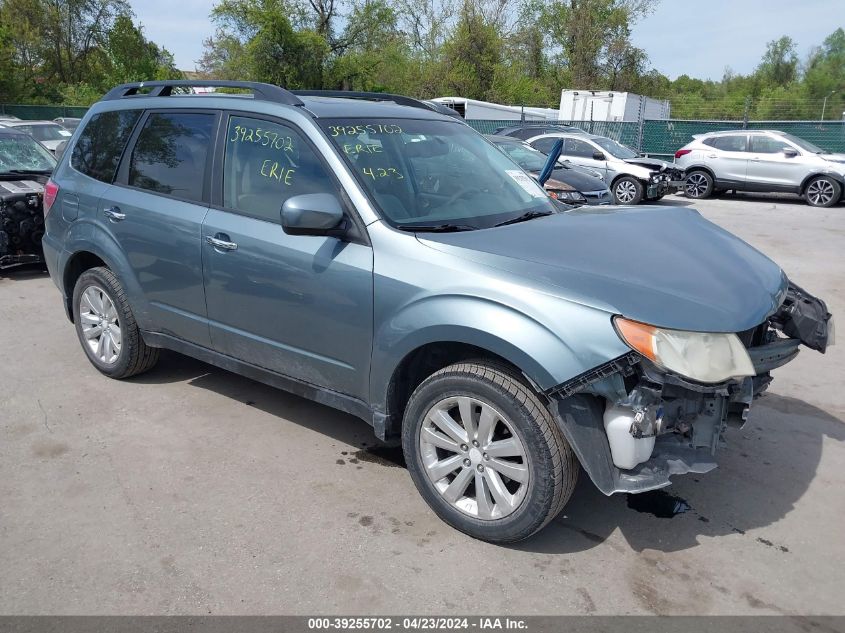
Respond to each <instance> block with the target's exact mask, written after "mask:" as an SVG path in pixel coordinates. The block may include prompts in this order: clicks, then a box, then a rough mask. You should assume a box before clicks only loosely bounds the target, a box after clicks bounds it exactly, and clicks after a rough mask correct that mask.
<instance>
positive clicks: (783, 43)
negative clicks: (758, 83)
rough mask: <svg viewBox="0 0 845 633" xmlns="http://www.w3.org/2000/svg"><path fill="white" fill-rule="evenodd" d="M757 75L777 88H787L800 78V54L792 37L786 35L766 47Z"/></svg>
mask: <svg viewBox="0 0 845 633" xmlns="http://www.w3.org/2000/svg"><path fill="white" fill-rule="evenodd" d="M756 75H757V76H758V77H759V78H760V79H762V80H763V82H765V83H766V84H768V85H775V86H786V85H788V84H791V83H792V82H793V81H795V80H796V79H797V78H798V53H797V52H796V49H795V42H793V41H792V38H791V37H788V36H786V35H784V36H783V37H782V38H780V39H779V40H772V41H771V42H769V43H768V44H767V45H766V52H765V54H764V55H763V59H762V60H761V61H760V65H759V66H758V67H757V71H756Z"/></svg>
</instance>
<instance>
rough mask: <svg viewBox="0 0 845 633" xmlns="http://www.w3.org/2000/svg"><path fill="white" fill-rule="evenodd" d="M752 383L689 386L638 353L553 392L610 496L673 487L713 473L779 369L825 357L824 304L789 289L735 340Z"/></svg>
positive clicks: (585, 461)
mask: <svg viewBox="0 0 845 633" xmlns="http://www.w3.org/2000/svg"><path fill="white" fill-rule="evenodd" d="M737 335H738V337H739V339H740V340H741V342H742V344H743V345H744V346H745V349H746V351H747V353H748V357H749V358H750V360H751V363H752V365H753V368H754V374H755V375H753V376H746V377H744V378H734V379H730V380H726V381H724V382H720V383H717V384H703V383H698V382H695V381H691V380H688V379H685V378H684V377H681V376H679V375H677V374H675V373H672V372H670V371H667V370H665V369H663V368H661V367H659V366H657V365H656V364H655V363H653V362H651V361H650V360H649V359H647V358H645V357H643V356H642V355H640V354H638V353H637V352H631V353H629V354H626V355H624V356H622V357H620V358H617V359H615V360H613V361H610V362H609V363H606V364H605V365H602V366H601V367H598V368H596V369H594V370H592V371H590V372H588V373H586V374H584V375H582V376H579V377H577V378H575V379H574V380H572V381H569V382H568V383H566V384H563V385H561V386H559V387H557V388H556V389H554V390H552V392H550V393H549V394H547V395H549V396H550V397H551V399H552V408H553V410H554V412H555V413H556V417H557V420H558V424H559V425H560V426H561V429H562V431H563V432H564V435H565V436H566V437H567V440H568V441H569V443H570V444H571V445H572V447H573V449H574V450H575V452H576V454H577V455H578V457H579V459H580V460H581V464H582V465H583V466H584V469H585V470H586V471H587V473H588V474H589V475H590V477H591V478H592V479H593V482H594V483H595V484H596V485H597V486H598V488H599V489H600V490H601V491H602V492H604V493H605V494H612V493H614V492H645V491H647V490H653V489H656V488H662V487H664V486H667V485H669V484H670V483H671V482H670V481H669V477H670V475H679V474H684V473H689V472H694V473H706V472H709V471H710V470H712V469H714V468H716V465H717V464H716V462H715V461H714V456H715V454H716V451H717V449H718V448H719V446H720V445H723V444H724V443H725V440H724V434H725V431H726V430H727V429H728V427H731V426H733V427H737V428H741V427H742V426H744V424H745V422H746V420H747V417H748V411H749V408H750V406H751V403H752V401H753V400H754V399H755V398H757V397H759V396H761V395H762V394H763V392H764V391H765V390H766V389H767V388H768V386H769V383H770V382H771V381H772V376H771V371H772V370H773V369H776V368H777V367H780V366H781V365H784V364H786V363H788V362H789V361H791V360H792V359H793V358H795V356H797V355H798V352H799V347H800V345H802V344H803V345H805V346H807V347H809V348H810V349H814V350H817V351H819V352H822V353H824V352H825V350H826V348H827V346H828V345H832V344H833V342H834V331H833V321H832V319H831V314H830V312H828V310H827V306H826V305H825V303H824V301H822V300H821V299H818V298H816V297H814V296H812V295H810V294H809V293H807V292H806V291H804V290H803V289H802V288H800V287H798V286H796V285H794V284H790V285H789V288H788V290H787V292H786V296H785V298H784V300H783V302H782V303H781V305H780V307H779V308H778V310H777V311H776V312H775V313H774V314H773V315H772V316H770V317H769V318H768V319H767V320H766V321H765V322H763V323H761V324H760V325H758V326H757V327H754V328H752V329H750V330H747V331H745V332H739V333H737Z"/></svg>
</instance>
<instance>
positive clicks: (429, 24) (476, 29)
mask: <svg viewBox="0 0 845 633" xmlns="http://www.w3.org/2000/svg"><path fill="white" fill-rule="evenodd" d="M657 2H659V0H219V1H218V2H217V3H216V5H215V6H214V8H213V9H212V12H211V19H212V20H213V21H214V23H215V25H216V31H215V34H214V35H213V36H212V37H210V38H208V39H207V40H206V41H205V42H204V47H205V48H204V54H203V57H202V59H201V60H200V62H199V69H200V71H201V74H203V75H204V76H207V77H214V78H219V79H242V80H255V81H267V82H270V83H274V84H278V85H282V86H287V87H289V88H325V89H344V90H368V91H384V92H397V93H401V94H409V95H413V96H417V97H421V98H431V97H434V96H443V95H453V96H463V97H470V98H476V99H482V100H490V101H495V102H500V103H510V104H516V105H519V104H524V105H535V106H550V107H556V106H557V105H558V103H559V99H560V91H561V90H562V89H564V88H573V89H588V90H615V91H631V92H636V93H640V94H646V95H649V96H652V97H657V98H664V99H668V100H669V101H670V102H671V105H672V116H673V118H681V119H727V120H738V119H741V118H743V117H747V118H748V119H759V120H765V119H775V120H776V119H807V120H812V119H818V118H820V117H821V115H822V110H823V109H824V116H825V118H827V119H830V118H837V119H838V118H839V117H840V116H841V113H842V111H843V110H845V30H843V29H842V28H839V29H837V30H835V31H834V32H833V33H831V35H830V36H828V37H827V38H826V39H825V40H824V42H823V43H822V44H821V45H820V46H819V47H817V48H816V49H814V50H813V51H812V52H811V54H810V55H809V57H808V58H807V59H806V60H804V61H803V63H802V60H799V58H798V55H797V52H796V45H795V42H793V40H792V39H791V38H789V37H788V36H784V37H781V38H780V39H777V40H773V41H771V42H769V43H768V45H767V47H766V50H765V52H764V53H763V55H762V57H761V59H760V62H759V64H758V66H757V68H756V69H755V71H754V72H753V73H751V74H749V75H737V74H735V73H733V72H732V71H731V70H730V69H726V71H725V75H724V77H723V78H722V79H721V80H719V81H709V80H707V81H705V80H700V79H695V78H692V77H688V76H686V75H682V76H681V77H678V78H677V79H675V80H674V81H671V80H669V79H668V78H667V77H665V76H664V75H662V74H661V73H660V72H658V71H657V70H655V69H654V68H651V66H650V63H649V60H648V58H647V56H646V54H645V52H644V51H643V50H642V49H640V48H637V47H636V46H634V45H633V43H632V42H631V38H630V35H631V26H632V25H633V24H634V23H635V22H637V21H638V20H643V19H647V16H648V14H649V13H650V11H651V10H652V8H653V7H654V6H655V5H656V3H657ZM181 76H182V75H181V73H180V71H179V70H178V69H177V68H176V67H175V65H174V62H173V56H172V55H171V54H170V53H169V52H168V51H167V50H166V49H164V48H162V47H161V46H159V45H157V44H156V43H153V42H151V41H149V40H148V39H147V38H146V36H145V35H144V32H143V30H142V28H141V26H140V25H138V24H136V23H135V22H134V21H133V16H132V13H131V10H130V8H129V4H128V0H0V102H18V103H33V104H38V103H41V104H51V103H66V104H70V103H73V104H79V105H87V104H90V103H92V102H94V101H96V100H97V98H99V96H100V95H102V94H103V93H104V92H105V91H106V90H108V89H109V88H110V87H111V86H113V85H115V84H117V83H122V82H125V81H134V80H143V79H165V78H181Z"/></svg>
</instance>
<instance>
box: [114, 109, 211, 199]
mask: <svg viewBox="0 0 845 633" xmlns="http://www.w3.org/2000/svg"><path fill="white" fill-rule="evenodd" d="M214 119H215V115H214V114H211V113H208V114H206V113H194V112H184V113H183V112H178V113H166V112H154V113H152V114H150V116H149V117H148V118H147V120H146V122H145V123H144V127H143V129H142V130H141V133H140V134H139V135H138V141H137V142H136V143H135V147H134V148H133V149H132V157H131V159H130V162H129V185H130V186H132V187H138V188H140V189H147V190H149V191H155V192H156V193H164V194H167V195H170V196H173V197H175V198H183V199H185V200H201V199H202V189H203V179H204V176H205V163H206V160H207V157H208V150H209V148H210V146H211V133H212V129H213V127H214Z"/></svg>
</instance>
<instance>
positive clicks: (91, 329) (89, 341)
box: [79, 286, 122, 365]
mask: <svg viewBox="0 0 845 633" xmlns="http://www.w3.org/2000/svg"><path fill="white" fill-rule="evenodd" d="M79 319H80V321H81V326H82V335H83V337H84V338H85V344H86V345H88V348H89V349H90V350H91V353H92V354H93V355H94V356H95V357H96V358H97V359H99V360H100V361H101V362H103V363H105V364H107V365H110V364H112V363H114V362H116V361H117V358H118V356H120V345H121V339H122V336H121V331H120V323H119V321H118V318H117V309H116V308H115V306H114V303H113V302H112V300H111V299H110V298H109V296H108V295H107V294H106V293H105V292H104V291H103V290H102V289H101V288H98V287H97V286H88V287H87V288H86V289H85V291H84V292H83V293H82V295H81V296H80V298H79Z"/></svg>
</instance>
